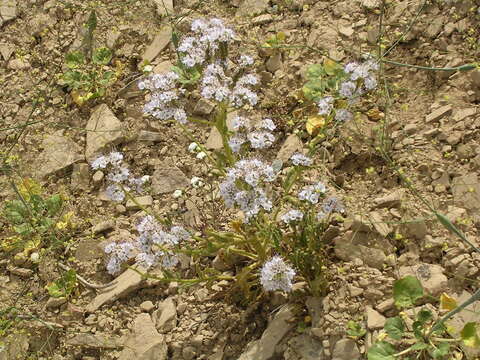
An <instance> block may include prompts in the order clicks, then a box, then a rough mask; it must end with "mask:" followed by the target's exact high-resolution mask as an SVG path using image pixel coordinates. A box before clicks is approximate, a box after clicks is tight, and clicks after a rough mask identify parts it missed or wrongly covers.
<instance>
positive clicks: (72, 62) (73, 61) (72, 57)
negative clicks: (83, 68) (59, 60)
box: [65, 51, 85, 69]
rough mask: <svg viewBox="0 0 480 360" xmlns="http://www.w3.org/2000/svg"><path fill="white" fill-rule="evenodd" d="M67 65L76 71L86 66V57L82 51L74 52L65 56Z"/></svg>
mask: <svg viewBox="0 0 480 360" xmlns="http://www.w3.org/2000/svg"><path fill="white" fill-rule="evenodd" d="M65 64H66V65H67V67H68V68H69V69H76V68H78V67H79V66H80V65H83V64H85V56H83V54H82V53H81V52H80V51H72V52H69V53H67V55H65Z"/></svg>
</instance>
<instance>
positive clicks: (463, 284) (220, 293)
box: [0, 0, 480, 360]
mask: <svg viewBox="0 0 480 360" xmlns="http://www.w3.org/2000/svg"><path fill="white" fill-rule="evenodd" d="M92 8H95V10H96V12H97V16H98V25H97V29H96V31H95V44H96V46H101V45H106V46H108V47H110V48H112V49H113V50H114V59H113V60H112V63H113V64H115V68H116V71H118V74H119V76H118V81H116V82H115V84H114V85H113V86H111V87H110V88H109V89H108V92H107V95H106V96H105V97H104V98H101V99H97V100H96V101H94V102H92V103H89V104H87V105H84V106H81V107H79V106H77V105H76V104H75V103H74V102H73V100H72V97H71V95H70V93H69V92H68V91H67V89H66V88H65V87H64V86H61V85H60V84H59V82H58V79H59V76H60V75H61V74H62V72H63V71H64V70H65V65H64V54H65V53H66V52H68V51H71V50H73V49H76V48H78V47H79V46H80V45H81V43H82V39H83V38H84V35H85V27H84V26H83V24H84V23H85V21H86V20H87V18H88V15H89V13H90V11H91V9H92ZM165 9H167V10H165ZM479 9H480V8H479V2H478V0H474V1H472V0H464V1H463V0H458V1H452V0H448V1H447V0H435V1H421V0H399V1H386V5H385V8H384V7H383V6H382V2H381V1H379V0H355V1H352V0H346V1H342V0H340V1H317V0H271V1H268V0H222V1H201V0H200V1H195V2H194V1H187V0H175V1H172V0H163V1H162V0H137V1H132V0H128V1H126V0H125V1H115V0H99V1H95V2H90V3H87V2H77V1H70V0H62V1H55V0H49V1H44V0H0V29H1V36H0V83H1V84H2V91H1V93H0V114H1V116H0V127H1V131H0V151H1V152H0V154H1V155H2V163H3V164H5V162H4V161H3V160H5V156H8V158H9V159H10V160H12V161H13V162H14V163H15V164H16V165H15V171H14V174H13V175H11V174H10V175H9V176H7V175H6V173H3V170H2V176H1V177H0V183H1V187H0V198H1V200H2V202H4V201H6V200H8V199H13V198H15V192H14V190H13V188H12V187H11V186H10V184H11V179H12V176H13V177H14V179H20V178H25V177H33V178H35V179H37V181H39V182H40V183H41V184H42V185H43V186H44V188H45V189H46V192H47V193H51V194H53V193H62V194H64V195H65V196H66V197H67V198H68V208H69V209H68V210H72V211H73V212H74V214H75V221H76V224H77V225H76V229H75V233H74V235H73V237H72V239H71V240H70V241H69V243H68V244H67V246H66V247H64V248H62V250H61V251H58V250H52V252H50V253H48V256H44V257H42V259H41V262H40V263H39V264H34V263H32V262H31V261H28V260H22V261H20V260H18V259H17V260H16V259H14V258H12V257H9V256H7V253H3V252H1V251H2V250H0V314H2V315H0V325H1V324H2V321H3V320H5V319H4V318H3V317H2V316H4V315H3V313H2V310H3V309H7V308H9V307H12V306H14V307H15V308H17V309H19V311H20V321H17V322H16V323H15V327H14V328H12V329H11V330H10V331H7V332H6V334H5V337H4V339H3V341H2V342H3V345H0V359H2V360H3V359H54V360H62V359H63V360H68V359H83V360H93V359H122V360H123V359H131V358H132V357H135V358H138V359H185V360H190V359H209V360H222V359H225V360H227V359H242V360H247V359H248V360H267V359H286V360H301V359H303V360H314V359H325V360H327V359H334V360H352V359H364V358H366V355H365V354H366V351H367V349H368V347H369V346H370V345H371V344H372V341H373V340H374V339H375V337H376V335H377V334H378V330H379V329H381V328H382V327H383V325H384V323H385V318H386V317H388V316H391V315H393V314H396V313H397V312H398V310H397V309H396V308H395V307H394V305H393V299H392V284H393V282H394V281H395V280H396V279H399V278H401V277H403V276H405V275H409V274H411V275H415V276H417V277H418V278H419V279H420V281H421V282H422V285H423V286H424V288H425V290H426V291H427V292H428V293H429V294H431V295H432V296H433V297H437V298H438V296H439V295H440V294H441V293H443V292H447V293H448V294H450V295H452V296H456V297H459V298H465V297H467V296H468V293H472V292H473V291H475V290H476V289H478V287H479V282H478V277H479V275H480V274H479V272H480V269H479V265H480V256H479V254H478V253H475V252H474V251H473V250H472V249H471V248H468V247H467V246H465V245H463V244H462V243H461V242H460V241H459V240H458V238H457V237H455V236H453V235H451V234H450V233H449V232H448V231H447V230H446V229H445V228H443V227H442V226H441V225H440V224H438V222H437V221H436V219H435V217H434V216H433V214H432V211H431V209H429V208H428V207H427V206H426V205H425V204H423V203H422V202H420V201H419V200H418V197H417V195H420V196H421V197H422V198H423V199H425V200H426V201H427V202H428V203H429V204H431V206H432V207H433V208H434V209H436V210H438V211H439V212H441V213H444V214H446V215H447V217H448V218H449V219H450V220H451V221H452V222H453V223H455V224H456V225H457V226H458V227H460V228H461V229H462V231H464V232H465V234H466V235H467V237H468V239H469V240H470V241H471V242H472V243H473V244H474V245H475V246H477V247H479V246H480V238H479V236H478V228H479V227H480V182H479V178H478V171H479V169H480V151H479V148H480V147H479V142H480V108H479V101H480V70H478V69H477V70H474V71H466V72H458V71H457V72H455V71H427V70H423V69H417V68H409V67H402V66H398V65H395V64H392V63H384V66H383V69H382V72H381V74H380V75H381V77H382V78H381V79H382V81H379V83H383V81H385V82H386V83H387V84H388V88H385V87H383V85H382V86H381V87H379V91H378V94H376V95H375V98H374V101H369V102H367V103H366V105H364V106H363V105H362V106H363V108H362V109H361V114H360V115H359V117H358V118H356V119H355V121H352V122H350V123H346V124H344V125H342V127H341V129H340V136H338V137H336V138H335V139H334V141H326V142H323V143H322V149H321V151H320V152H319V153H318V154H317V158H316V162H318V163H321V164H322V166H321V167H320V168H319V169H318V170H315V171H316V173H314V174H312V175H311V176H312V177H322V178H328V179H329V181H330V182H331V183H332V184H334V186H335V187H336V192H337V194H338V195H339V196H340V197H342V199H343V201H344V203H345V208H346V217H347V219H346V221H344V222H343V223H338V224H336V225H335V226H333V225H332V226H331V227H330V228H329V234H330V235H331V236H330V240H331V251H330V252H331V260H332V265H331V268H330V269H329V276H330V285H329V288H328V291H327V293H326V295H325V296H324V297H322V298H316V297H311V296H309V294H308V293H306V290H305V287H304V285H305V284H303V283H297V284H295V291H294V292H293V294H292V295H289V296H287V295H285V294H282V293H273V294H268V295H266V296H264V297H263V298H262V299H260V300H259V301H258V302H256V303H254V304H249V305H245V304H242V303H239V302H238V301H236V298H235V294H232V292H231V291H230V286H229V283H228V282H227V281H221V282H218V283H214V284H210V285H208V286H206V285H195V286H192V287H187V288H185V287H182V286H181V284H179V283H169V284H165V283H162V282H160V281H158V280H155V279H144V278H142V277H141V276H140V275H139V273H137V272H135V271H134V270H132V269H129V270H126V271H125V272H124V273H122V274H121V275H119V276H118V277H116V278H113V277H112V276H110V275H109V274H108V273H107V272H106V270H105V262H106V258H105V256H104V253H103V247H104V246H105V244H106V243H108V242H111V241H112V240H115V239H128V238H132V237H135V224H136V223H137V221H138V218H139V217H140V216H142V212H141V211H139V208H138V206H137V204H136V203H135V202H132V201H126V202H124V203H123V204H115V203H112V202H109V201H107V199H106V197H105V195H104V194H103V192H102V189H103V186H102V184H103V182H104V179H103V177H104V174H103V173H102V172H100V171H97V172H95V171H92V170H91V168H90V166H89V162H90V161H91V160H93V158H94V157H95V155H96V154H98V153H99V152H101V151H103V150H110V149H118V150H121V151H122V152H123V153H124V154H125V155H126V161H127V163H128V164H129V166H130V168H131V169H132V170H133V171H134V172H135V173H136V174H139V175H143V174H147V175H150V176H151V177H152V184H151V187H150V188H149V189H148V191H147V193H146V194H144V195H143V196H141V197H139V198H138V199H137V200H138V202H140V203H141V204H142V205H143V206H145V207H148V208H151V209H153V210H155V211H156V212H157V213H159V214H169V215H170V216H172V217H175V218H176V219H181V220H182V222H184V223H185V224H186V225H187V226H188V227H189V228H192V229H195V230H196V231H199V232H201V231H202V230H204V229H205V226H206V224H208V223H209V222H212V221H220V222H221V220H222V219H224V218H228V216H230V215H231V214H228V213H226V212H225V213H223V212H218V207H219V206H220V203H219V201H218V199H216V198H215V197H214V196H212V192H211V191H210V189H209V188H208V186H206V187H204V188H193V187H192V186H191V183H190V179H191V178H192V177H193V176H198V177H201V178H203V179H205V180H206V181H207V182H208V181H209V180H212V179H213V175H212V174H211V173H210V172H209V169H208V167H207V166H206V165H205V163H204V162H202V161H200V160H198V159H196V158H195V156H193V155H192V154H191V153H189V152H188V145H189V144H190V142H191V141H190V140H189V139H188V138H186V137H185V136H184V135H183V134H182V133H181V132H180V131H179V129H178V128H176V127H174V126H169V125H165V124H162V123H160V122H158V121H155V120H152V119H150V118H147V117H144V116H143V114H142V106H143V103H144V101H145V97H144V94H143V93H142V92H140V91H138V89H137V88H136V81H137V80H138V79H140V78H141V77H142V76H143V74H142V71H141V65H142V63H143V64H144V63H145V61H148V62H150V63H151V64H152V66H153V67H154V70H153V71H154V72H162V71H164V70H165V69H168V68H169V67H170V66H171V63H172V62H174V58H175V51H174V48H173V45H172V44H171V30H170V29H169V28H168V27H167V26H166V25H168V21H169V19H171V18H169V17H168V16H167V14H171V15H172V16H173V17H175V18H176V19H180V20H181V21H180V28H182V27H183V28H186V26H187V25H188V22H189V20H191V19H194V18H197V17H219V18H223V19H225V21H226V22H227V23H228V24H229V25H231V26H232V27H234V28H235V29H236V31H237V32H238V34H239V36H240V37H241V38H243V39H244V40H243V42H242V51H243V50H245V51H247V52H250V53H251V54H255V56H256V64H257V65H258V66H257V69H256V71H257V73H258V74H259V75H260V76H261V78H262V92H261V108H262V111H264V113H268V114H269V115H270V117H271V118H272V119H274V120H275V121H276V122H277V123H278V124H280V126H279V127H280V133H278V136H277V144H278V145H277V148H276V150H275V154H277V153H278V155H277V156H278V157H279V158H282V157H285V158H288V157H289V156H290V155H291V154H292V153H293V152H294V151H295V150H296V149H298V148H300V149H301V148H302V147H303V143H305V142H306V141H307V140H308V134H307V133H306V132H305V131H304V129H305V124H304V122H303V121H302V117H301V115H299V114H300V113H301V109H302V104H301V103H300V102H299V101H298V97H297V96H296V94H297V93H298V91H299V89H301V87H302V86H303V84H304V83H305V70H306V67H307V66H308V65H309V64H313V63H318V62H320V61H321V60H322V59H323V58H324V57H329V58H331V59H333V60H335V61H338V62H342V63H344V62H347V61H351V60H354V59H359V58H360V56H361V54H362V53H368V52H373V53H375V52H376V51H377V50H378V47H379V46H381V47H382V48H383V49H384V50H385V49H390V46H391V45H393V44H395V46H394V47H392V48H391V51H390V50H389V53H388V56H387V57H386V59H388V60H389V61H394V62H399V63H408V64H413V65H418V66H427V67H436V68H444V67H449V68H450V67H456V66H459V65H463V64H468V63H472V62H474V61H478V60H479V58H480V56H479V55H480V52H479V40H478V39H479V35H480V12H479V11H480V10H479ZM407 29H409V31H408V32H406V31H407ZM280 31H281V32H283V33H285V35H286V40H285V41H286V44H285V45H286V46H285V47H284V49H282V50H281V51H278V52H276V53H274V54H273V55H272V54H270V55H269V54H267V53H266V52H265V51H263V50H262V49H261V48H260V45H261V44H262V43H264V42H265V40H266V39H268V38H269V37H271V36H272V35H274V34H277V33H278V32H280ZM404 32H406V33H405V36H402V34H403V33H404ZM397 40H399V41H397ZM396 42H397V43H396ZM387 89H388V91H387ZM194 108H195V112H196V113H197V114H198V115H199V116H206V115H208V114H209V113H211V112H212V110H213V109H212V107H211V106H209V104H208V103H205V102H202V101H201V100H198V102H196V103H195V104H194ZM292 120H294V121H292ZM380 120H385V124H387V125H386V126H385V130H386V133H387V135H388V136H387V141H388V142H389V153H388V155H389V157H390V158H391V159H392V160H393V162H394V164H395V165H396V169H394V168H392V166H390V164H389V163H387V162H386V161H385V160H384V158H382V157H381V156H379V153H378V146H379V145H378V141H379V140H378V139H379V134H380V133H381V132H382V123H381V121H380ZM387 120H388V121H387ZM292 124H293V125H292ZM190 128H191V131H192V132H193V133H194V134H195V135H196V136H197V137H198V139H199V140H200V142H202V143H204V144H206V147H207V148H208V149H211V150H213V149H216V148H219V147H220V146H221V139H219V136H218V133H216V132H215V131H213V130H212V131H210V130H208V131H205V129H204V128H201V127H200V126H195V125H192V126H191V127H190ZM402 176H405V177H407V178H408V183H409V184H411V186H412V187H413V188H415V189H416V192H417V193H416V194H414V193H412V191H410V190H409V188H408V187H407V186H405V185H404V182H402V181H401V177H402ZM212 181H213V180H212ZM177 189H183V190H184V191H185V194H186V196H184V197H182V198H178V199H177V198H174V197H172V193H173V191H175V190H177ZM217 212H218V213H217ZM0 231H2V237H5V238H6V237H7V236H9V235H10V233H9V231H10V227H9V225H8V223H7V221H6V219H4V218H3V217H2V218H0ZM206 261H213V266H214V267H216V268H218V269H220V270H221V271H227V272H228V271H230V270H231V269H228V268H227V269H224V268H222V266H223V265H224V264H223V265H222V262H221V257H217V258H215V259H206ZM66 268H74V269H75V270H76V271H77V274H78V275H80V276H81V277H82V278H84V279H85V282H83V281H81V282H80V284H79V286H78V289H77V290H76V291H75V293H74V294H73V296H72V297H71V298H69V299H68V300H67V299H64V298H60V299H59V298H51V297H49V295H48V292H47V291H46V290H45V286H46V285H47V284H48V283H49V282H51V281H52V280H54V279H57V278H58V277H59V276H60V274H61V273H62V272H63V271H64V270H65V269H66ZM181 268H182V271H183V272H184V274H185V275H186V276H187V277H188V276H189V275H192V274H193V272H194V269H195V264H193V263H192V262H191V260H190V259H189V258H188V257H185V258H183V259H182V261H181ZM100 284H106V285H107V286H99V285H100ZM92 285H94V286H92ZM95 285H98V286H95ZM98 287H100V288H98ZM428 301H430V302H431V303H432V309H433V310H434V311H438V310H435V309H438V307H436V306H434V305H436V303H435V301H434V300H428ZM478 306H479V305H478V304H474V305H473V308H472V309H473V310H474V311H475V309H476V311H477V312H478ZM471 316H473V315H471V313H469V314H462V315H461V316H458V317H457V318H456V319H455V321H457V322H458V323H459V324H461V323H465V322H468V321H474V320H471ZM350 320H355V321H358V322H360V323H362V324H363V325H364V327H365V328H366V329H367V335H366V336H365V337H364V338H363V339H361V340H355V339H353V338H350V337H348V336H346V326H347V323H348V321H350ZM477 320H478V319H477ZM2 342H0V344H1V343H2ZM468 356H469V357H470V358H472V359H473V358H474V356H475V354H471V353H469V355H468Z"/></svg>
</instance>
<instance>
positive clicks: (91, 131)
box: [85, 104, 124, 162]
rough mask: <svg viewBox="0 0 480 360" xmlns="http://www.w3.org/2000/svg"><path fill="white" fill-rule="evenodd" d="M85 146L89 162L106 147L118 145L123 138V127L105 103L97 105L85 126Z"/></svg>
mask: <svg viewBox="0 0 480 360" xmlns="http://www.w3.org/2000/svg"><path fill="white" fill-rule="evenodd" d="M86 130H87V146H86V149H85V157H86V158H87V160H88V161H89V162H90V161H92V160H94V159H95V158H96V157H97V156H98V155H100V153H101V152H102V151H105V150H106V147H108V146H113V145H118V144H119V143H120V142H122V141H123V139H124V127H123V124H122V123H121V122H120V120H118V119H117V117H116V116H115V114H114V113H113V112H112V111H111V110H110V109H109V108H108V106H107V105H105V104H101V105H99V106H97V107H96V108H95V109H94V111H93V113H92V115H91V116H90V119H89V120H88V123H87V126H86Z"/></svg>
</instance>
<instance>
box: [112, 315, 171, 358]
mask: <svg viewBox="0 0 480 360" xmlns="http://www.w3.org/2000/svg"><path fill="white" fill-rule="evenodd" d="M167 350H168V349H167V344H166V342H165V338H164V336H163V335H161V334H159V333H158V331H157V329H155V325H154V324H153V322H152V319H151V317H150V315H149V314H145V313H143V314H140V315H138V316H137V317H136V318H135V320H134V321H133V326H132V332H131V333H130V334H129V335H128V337H127V339H126V340H125V344H124V349H123V351H122V352H121V353H120V356H119V358H118V359H119V360H132V359H135V360H165V359H167Z"/></svg>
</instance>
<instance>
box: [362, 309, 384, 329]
mask: <svg viewBox="0 0 480 360" xmlns="http://www.w3.org/2000/svg"><path fill="white" fill-rule="evenodd" d="M366 313H367V328H368V329H370V330H376V329H382V328H383V326H384V325H385V317H384V316H383V315H382V314H380V313H379V312H378V311H376V310H374V309H373V308H372V307H371V306H367V307H366Z"/></svg>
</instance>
